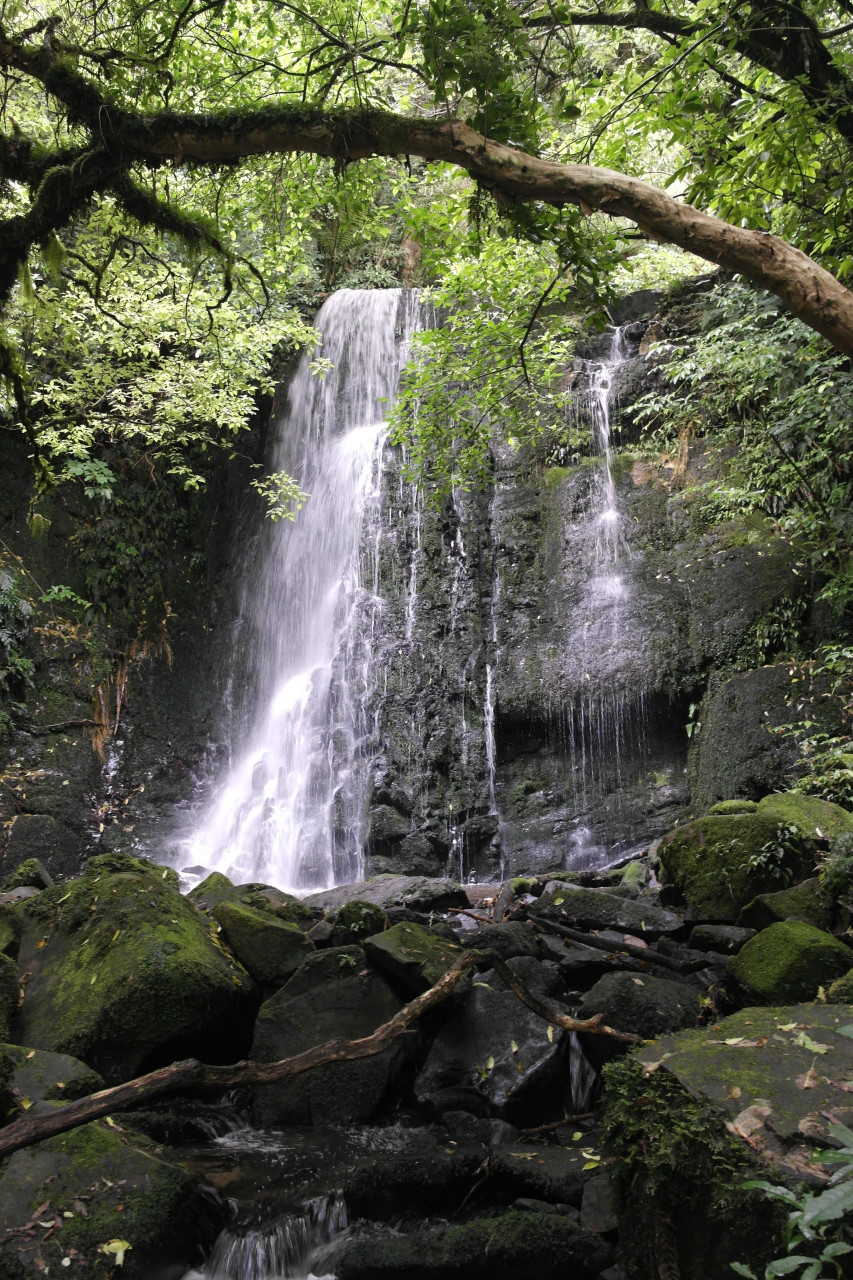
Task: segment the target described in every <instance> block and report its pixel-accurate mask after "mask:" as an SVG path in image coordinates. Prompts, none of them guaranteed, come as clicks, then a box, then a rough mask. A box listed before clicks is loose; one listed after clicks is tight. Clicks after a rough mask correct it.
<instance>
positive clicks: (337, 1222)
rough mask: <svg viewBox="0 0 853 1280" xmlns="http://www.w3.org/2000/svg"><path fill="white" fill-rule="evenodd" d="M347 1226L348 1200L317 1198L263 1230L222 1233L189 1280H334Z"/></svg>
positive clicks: (335, 1197) (326, 1197)
mask: <svg viewBox="0 0 853 1280" xmlns="http://www.w3.org/2000/svg"><path fill="white" fill-rule="evenodd" d="M346 1227H347V1211H346V1205H345V1204H344V1199H343V1196H342V1195H340V1194H339V1193H338V1194H336V1195H331V1196H318V1197H316V1198H315V1199H313V1200H310V1201H308V1203H307V1204H306V1205H305V1206H304V1208H303V1209H302V1211H301V1212H300V1213H291V1214H287V1215H285V1216H284V1217H282V1218H281V1219H280V1220H279V1221H277V1222H274V1223H271V1224H269V1225H267V1226H266V1227H264V1228H258V1229H255V1230H247V1231H243V1232H232V1231H223V1232H222V1233H221V1234H220V1236H219V1238H218V1239H217V1241H216V1243H215V1244H214V1246H213V1249H212V1251H211V1254H210V1257H209V1258H208V1260H207V1262H206V1263H205V1264H204V1266H203V1267H202V1268H201V1269H200V1270H198V1271H191V1272H188V1273H187V1275H186V1276H185V1277H184V1280H334V1276H333V1274H331V1269H330V1265H329V1264H330V1263H331V1262H332V1259H333V1255H334V1253H335V1249H336V1246H337V1245H339V1244H340V1240H341V1237H342V1236H343V1234H344V1232H345V1230H346Z"/></svg>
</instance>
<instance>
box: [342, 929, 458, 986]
mask: <svg viewBox="0 0 853 1280" xmlns="http://www.w3.org/2000/svg"><path fill="white" fill-rule="evenodd" d="M364 950H365V954H366V955H367V958H368V960H370V961H371V963H372V964H374V965H375V966H376V968H377V969H379V970H380V972H382V973H384V974H385V975H386V976H387V977H389V978H391V980H392V981H394V982H397V983H399V985H400V986H401V987H403V988H405V989H406V990H407V991H409V992H411V994H412V995H419V994H420V993H421V992H422V991H426V990H427V988H428V987H431V986H434V984H435V983H436V982H438V980H439V978H441V977H443V976H444V974H445V973H446V972H447V970H448V969H449V968H450V966H451V965H452V964H453V962H454V961H455V960H456V959H458V957H459V956H460V955H461V954H462V948H461V947H459V946H457V945H456V944H455V943H453V942H448V941H447V940H446V939H445V938H440V937H437V936H436V934H434V933H432V932H431V931H430V930H429V929H427V928H426V927H425V926H424V925H421V924H412V923H404V924H395V925H394V926H393V928H391V929H386V930H385V932H384V933H378V934H376V936H375V937H373V938H367V939H366V940H365V943H364Z"/></svg>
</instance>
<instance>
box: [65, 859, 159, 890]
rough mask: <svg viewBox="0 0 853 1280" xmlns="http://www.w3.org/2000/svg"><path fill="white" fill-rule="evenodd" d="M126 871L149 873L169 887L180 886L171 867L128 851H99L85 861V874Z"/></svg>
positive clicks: (94, 874) (137, 873) (139, 873)
mask: <svg viewBox="0 0 853 1280" xmlns="http://www.w3.org/2000/svg"><path fill="white" fill-rule="evenodd" d="M119 871H126V872H130V873H132V874H135V875H150V876H153V877H155V878H156V879H157V880H162V881H163V883H164V884H167V885H168V886H169V888H170V889H177V888H179V887H180V883H181V881H180V877H179V875H178V873H177V871H175V869H174V868H173V867H164V866H161V865H160V864H159V863H157V862H149V861H148V859H147V858H133V857H131V855H130V854H129V853H99V854H97V855H96V856H95V857H94V858H90V859H89V861H88V862H87V863H86V875H87V876H97V875H104V874H105V873H108V872H119Z"/></svg>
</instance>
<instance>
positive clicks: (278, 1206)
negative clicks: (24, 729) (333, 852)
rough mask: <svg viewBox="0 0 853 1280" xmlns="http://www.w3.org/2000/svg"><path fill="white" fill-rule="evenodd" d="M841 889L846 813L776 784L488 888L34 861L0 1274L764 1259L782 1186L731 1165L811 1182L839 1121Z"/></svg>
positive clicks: (847, 1017) (7, 978)
mask: <svg viewBox="0 0 853 1280" xmlns="http://www.w3.org/2000/svg"><path fill="white" fill-rule="evenodd" d="M816 869H818V871H819V874H815V871H816ZM851 900H853V815H851V814H849V813H847V812H846V811H845V810H843V809H840V808H839V807H838V806H835V805H831V804H828V803H826V802H823V801H819V800H814V799H810V798H808V797H801V796H796V795H790V794H782V795H771V796H767V797H765V799H763V800H761V801H760V802H758V803H757V804H756V803H754V802H744V801H730V802H723V803H722V804H717V805H715V806H714V807H713V808H712V809H711V810H709V811H708V813H707V814H705V815H704V816H702V817H700V818H697V819H694V820H692V821H690V822H688V823H686V824H684V825H682V826H679V827H676V828H675V829H674V830H673V831H671V832H670V833H668V835H666V836H665V837H664V838H663V839H662V840H660V841H656V842H655V843H654V844H653V845H652V846H651V847H650V848H649V849H647V850H646V851H645V852H644V853H643V854H642V855H640V856H638V857H635V858H634V859H632V860H631V861H630V862H628V863H627V864H626V865H625V866H624V867H622V868H620V869H618V870H612V871H608V872H605V873H593V872H588V873H569V872H566V873H561V874H559V875H553V876H541V877H529V878H519V879H516V880H512V881H509V882H508V883H506V884H504V885H494V886H465V887H462V886H460V885H457V884H454V883H452V882H450V881H447V880H435V879H422V878H416V877H407V876H397V875H382V876H376V877H374V878H373V879H371V880H368V881H365V882H364V883H361V884H357V885H345V886H340V887H338V888H336V889H330V890H327V891H324V892H321V893H315V894H311V895H309V896H307V897H305V898H302V899H297V898H295V897H293V896H291V895H288V894H285V893H283V892H281V891H279V890H277V889H274V888H271V887H270V886H266V885H261V884H250V885H234V884H232V883H231V882H230V881H229V880H227V879H226V878H225V877H224V876H222V875H218V874H213V875H209V876H207V877H205V878H204V879H203V880H202V881H201V882H200V883H199V884H198V885H197V887H196V888H194V889H193V890H192V891H191V892H190V893H189V894H188V895H186V896H183V895H182V894H181V893H180V891H179V882H178V876H177V875H176V873H175V872H174V871H173V870H171V869H169V868H165V867H161V866H158V865H156V864H154V863H152V862H147V861H142V860H139V859H136V858H133V857H130V856H128V855H124V854H119V853H113V854H102V855H100V856H97V857H94V858H92V859H91V860H90V861H89V863H88V864H87V866H86V867H85V869H84V871H83V873H82V874H81V875H79V876H77V877H76V878H74V879H71V880H66V881H64V882H62V883H57V884H52V883H51V882H50V877H49V876H48V875H47V873H46V872H45V870H44V868H43V866H41V865H40V864H39V863H38V862H37V861H35V860H31V861H30V862H28V863H25V864H24V865H23V866H21V867H19V868H18V869H17V871H15V872H13V873H12V874H11V875H10V876H9V877H8V878H7V880H6V882H5V884H4V885H3V893H2V900H0V1035H2V1039H3V1041H4V1042H5V1043H4V1044H2V1046H0V1108H2V1116H3V1126H2V1127H0V1152H4V1153H6V1154H5V1159H4V1161H3V1163H2V1165H0V1280H7V1278H8V1280H22V1278H25V1277H30V1276H36V1275H54V1276H55V1275H59V1274H68V1275H72V1276H73V1275H78V1274H79V1275H85V1276H95V1277H109V1276H114V1275H120V1276H125V1277H128V1280H134V1278H136V1280H161V1278H162V1280H167V1278H169V1280H171V1277H175V1278H176V1280H177V1278H178V1277H182V1276H187V1277H193V1278H194V1280H199V1278H201V1277H203V1278H205V1280H226V1278H227V1280H232V1278H233V1280H262V1278H263V1277H270V1278H272V1277H279V1276H281V1277H283V1276H293V1277H295V1276H308V1275H311V1274H313V1275H336V1276H338V1277H340V1280H367V1278H368V1277H388V1280H396V1278H399V1280H403V1278H404V1277H405V1280H417V1278H420V1277H424V1280H427V1278H428V1277H429V1278H434V1280H443V1278H444V1277H451V1276H465V1277H466V1278H468V1280H470V1277H479V1276H483V1277H488V1278H489V1280H499V1278H500V1277H507V1278H508V1277H510V1276H512V1277H515V1276H516V1275H517V1274H519V1273H523V1274H526V1275H530V1276H534V1277H550V1276H554V1277H557V1276H560V1277H565V1276H567V1275H568V1276H572V1277H578V1278H580V1280H585V1278H586V1277H589V1280H621V1278H622V1277H628V1278H629V1280H647V1278H648V1280H652V1277H655V1280H657V1277H667V1280H668V1278H669V1277H676V1276H681V1277H684V1280H700V1277H701V1280H715V1278H716V1277H719V1278H720V1280H723V1277H727V1276H729V1275H731V1274H734V1273H733V1272H732V1271H731V1263H733V1262H737V1263H740V1264H742V1265H744V1266H751V1267H752V1268H753V1269H754V1271H755V1273H756V1274H757V1275H759V1274H763V1271H764V1267H765V1266H766V1265H767V1264H768V1263H769V1262H770V1261H771V1260H772V1259H774V1258H778V1257H780V1256H782V1255H783V1254H784V1253H785V1246H784V1244H783V1241H782V1229H783V1225H784V1219H785V1216H786V1212H787V1208H786V1207H785V1206H784V1205H782V1207H781V1208H779V1204H780V1202H777V1201H773V1200H770V1199H768V1198H767V1197H766V1196H765V1195H764V1193H763V1192H762V1191H760V1190H758V1189H755V1188H753V1189H744V1188H743V1186H742V1184H743V1183H744V1182H745V1181H747V1180H749V1179H754V1178H756V1177H759V1178H764V1179H767V1180H768V1181H770V1182H771V1183H777V1184H780V1185H783V1186H786V1187H789V1188H793V1189H794V1192H795V1194H800V1190H801V1188H802V1186H803V1185H804V1184H805V1185H808V1186H810V1187H812V1188H813V1189H816V1190H819V1189H820V1188H822V1187H825V1186H826V1185H827V1183H828V1180H829V1178H830V1176H831V1175H832V1173H833V1171H834V1167H833V1166H832V1165H831V1164H830V1163H828V1160H827V1158H826V1157H827V1154H828V1153H829V1154H830V1156H831V1153H832V1151H833V1150H834V1149H837V1148H839V1146H843V1145H844V1143H843V1139H842V1138H840V1137H839V1134H840V1132H841V1130H840V1129H839V1126H845V1125H846V1126H851V1119H853V1103H851V1097H853V1083H851V1080H852V1079H853V1008H851V1002H853V952H851V946H850V932H849V926H850V904H851ZM578 1023H579V1024H581V1025H580V1029H578V1026H577V1024H578ZM584 1024H586V1025H585V1026H584ZM389 1028H390V1030H389ZM377 1032H378V1036H377ZM614 1033H615V1034H614ZM300 1055H302V1056H301V1057H300ZM188 1059H192V1060H200V1061H201V1062H203V1063H206V1064H208V1068H207V1069H199V1070H196V1068H195V1067H194V1066H193V1064H192V1062H187V1060H188ZM245 1060H249V1062H250V1065H249V1066H246V1065H244V1064H245ZM293 1060H296V1062H297V1064H298V1068H294V1069H290V1068H286V1069H284V1071H279V1070H278V1068H273V1067H272V1066H271V1064H277V1063H281V1062H283V1061H288V1062H290V1063H292V1062H293ZM177 1062H180V1063H182V1066H181V1067H180V1068H172V1067H171V1064H173V1063H177ZM228 1064H238V1065H237V1066H233V1065H228ZM251 1064H255V1065H254V1066H252V1065H251ZM306 1064H307V1066H309V1067H310V1069H307V1068H306ZM302 1068H306V1069H302ZM128 1082H133V1083H132V1084H128ZM125 1085H127V1088H124V1089H121V1090H120V1091H119V1092H117V1093H107V1094H105V1095H104V1098H103V1099H100V1100H99V1098H98V1094H99V1092H100V1091H103V1090H104V1089H107V1090H109V1089H116V1088H117V1087H121V1086H125ZM81 1100H84V1101H81ZM75 1108H76V1110H75ZM72 1119H73V1120H74V1124H73V1125H72V1124H71V1120H72ZM81 1120H85V1121H86V1123H79V1121H81ZM50 1125H53V1126H54V1131H53V1135H52V1136H44V1135H45V1133H47V1132H48V1129H46V1128H45V1127H44V1126H50ZM40 1126H42V1127H41V1128H40ZM58 1130H64V1131H58ZM840 1185H842V1187H843V1186H844V1184H843V1183H842V1184H840ZM845 1194H846V1193H845ZM832 1231H833V1233H834V1234H835V1235H836V1236H837V1237H838V1239H837V1243H838V1244H840V1245H842V1244H844V1243H845V1240H846V1239H847V1237H849V1235H850V1225H849V1221H848V1222H846V1223H845V1220H844V1216H843V1215H840V1216H839V1217H838V1220H837V1221H836V1222H835V1223H834V1224H833V1226H832ZM845 1232H846V1233H847V1235H846V1236H845ZM804 1247H805V1248H806V1250H807V1251H808V1249H809V1248H810V1246H809V1245H808V1244H807V1245H806V1246H804ZM847 1258H848V1255H846V1254H844V1253H843V1252H842V1251H841V1250H839V1251H838V1254H837V1263H835V1262H834V1263H833V1265H834V1266H836V1265H837V1266H838V1267H841V1268H842V1269H843V1267H844V1266H847V1265H848V1262H847ZM816 1274H817V1273H816ZM826 1274H827V1275H830V1274H832V1272H831V1271H827V1272H826ZM844 1274H849V1272H844Z"/></svg>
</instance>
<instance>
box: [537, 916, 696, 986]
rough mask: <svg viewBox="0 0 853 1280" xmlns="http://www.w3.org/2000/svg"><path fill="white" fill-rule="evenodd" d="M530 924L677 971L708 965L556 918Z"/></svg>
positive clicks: (604, 949)
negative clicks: (578, 926) (575, 925)
mask: <svg viewBox="0 0 853 1280" xmlns="http://www.w3.org/2000/svg"><path fill="white" fill-rule="evenodd" d="M529 923H530V924H532V925H533V928H534V929H541V930H543V932H546V933H556V934H559V936H560V937H561V938H568V940H569V941H570V942H577V943H578V944H579V945H580V946H582V947H594V948H595V950H596V951H606V952H608V953H610V952H613V951H621V952H624V954H625V955H626V956H630V957H631V959H632V960H641V961H642V962H643V963H644V964H650V965H660V967H661V968H662V969H672V970H673V971H674V972H675V973H695V972H696V971H697V970H699V969H704V968H705V967H706V966H707V961H705V960H701V961H700V960H677V959H676V958H675V957H674V956H665V955H663V954H662V953H661V952H660V951H655V950H653V949H652V948H651V947H635V946H634V945H633V944H632V943H630V942H613V941H612V940H609V939H607V938H599V937H598V936H597V935H596V934H594V933H583V932H582V931H581V930H580V929H572V928H570V927H569V925H567V924H559V923H558V922H557V921H556V920H547V919H545V918H544V917H543V918H542V919H537V920H530V921H529Z"/></svg>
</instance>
